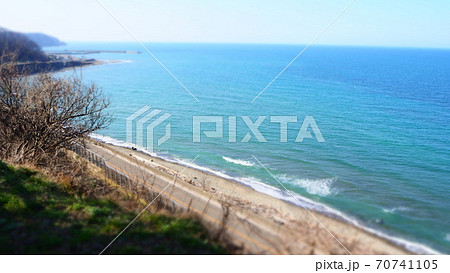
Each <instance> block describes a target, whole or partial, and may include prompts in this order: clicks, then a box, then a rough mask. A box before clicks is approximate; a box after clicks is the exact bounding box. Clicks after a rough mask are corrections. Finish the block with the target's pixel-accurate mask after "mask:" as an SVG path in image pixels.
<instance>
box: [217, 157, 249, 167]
mask: <svg viewBox="0 0 450 273" xmlns="http://www.w3.org/2000/svg"><path fill="white" fill-rule="evenodd" d="M222 158H223V159H224V160H225V161H228V162H231V163H234V164H237V165H242V166H245V167H251V166H255V163H253V162H250V161H246V160H241V159H233V158H230V157H226V156H222Z"/></svg>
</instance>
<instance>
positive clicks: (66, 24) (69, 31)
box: [0, 0, 450, 48]
mask: <svg viewBox="0 0 450 273" xmlns="http://www.w3.org/2000/svg"><path fill="white" fill-rule="evenodd" d="M100 2H101V3H102V4H103V5H104V6H106V7H107V8H108V9H109V10H110V11H111V12H112V13H113V14H114V15H115V17H116V18H117V19H118V20H119V21H120V22H121V23H123V24H124V25H125V26H126V27H127V28H128V29H129V30H130V32H131V33H132V34H133V35H134V36H135V37H136V38H137V39H139V40H141V41H152V42H231V43H287V44H305V43H308V42H309V41H311V40H312V39H313V38H314V37H315V36H316V35H317V34H318V33H319V32H320V31H321V30H322V29H323V28H324V27H325V26H326V25H327V24H328V23H329V22H330V21H331V20H332V19H333V18H334V17H335V16H336V15H337V14H339V13H340V11H341V10H342V9H343V8H344V7H345V6H346V5H348V3H350V0H308V1H302V0H245V1H244V0H239V1H238V0H220V1H219V0H184V1H178V0H158V1H157V0H127V1H116V0H100ZM0 26H3V27H6V28H9V29H11V30H15V31H23V32H35V31H39V32H45V33H48V34H51V35H54V36H56V37H58V38H60V39H62V40H64V41H132V40H133V39H132V38H131V37H130V36H129V35H128V34H127V33H126V32H125V31H124V30H123V29H122V28H121V27H120V25H118V24H117V22H115V21H114V20H113V19H112V18H111V17H110V15H109V14H108V13H106V11H105V10H103V8H102V7H101V6H100V5H99V4H98V3H97V2H96V1H95V0H77V1H61V0H14V1H7V2H5V3H3V4H2V9H1V10H0ZM316 44H333V45H368V46H407V47H444V48H450V1H449V0H432V1H431V0H356V2H355V3H354V4H353V5H352V6H351V7H350V8H349V9H348V10H347V11H346V13H344V14H343V15H342V17H340V19H339V20H338V21H336V22H335V24H333V25H332V26H331V27H330V28H329V29H328V30H327V31H326V32H325V33H324V34H323V35H322V37H321V38H320V39H319V40H318V41H317V42H316Z"/></svg>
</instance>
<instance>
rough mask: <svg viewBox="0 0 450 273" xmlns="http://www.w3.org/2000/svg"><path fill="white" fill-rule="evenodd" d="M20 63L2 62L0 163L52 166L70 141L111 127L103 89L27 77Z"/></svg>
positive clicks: (70, 80)
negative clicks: (50, 163)
mask: <svg viewBox="0 0 450 273" xmlns="http://www.w3.org/2000/svg"><path fill="white" fill-rule="evenodd" d="M17 58H18V57H17V55H15V54H12V55H11V54H3V55H2V57H1V59H0V142H1V143H2V145H1V146H0V158H3V159H6V160H7V161H9V162H13V163H19V164H23V163H32V164H46V165H48V164H49V161H51V160H52V159H53V158H55V156H56V155H57V154H58V152H60V151H61V149H63V148H65V147H67V145H68V144H70V143H71V142H72V141H76V140H79V139H82V138H83V137H86V136H87V135H88V134H89V133H92V132H94V131H96V130H99V129H102V128H105V127H106V126H108V124H109V122H110V120H111V117H110V115H109V114H108V113H107V112H106V109H107V107H108V105H109V102H108V100H107V99H106V98H105V97H104V96H103V93H102V91H101V89H99V88H98V87H96V86H95V85H94V84H90V85H85V84H83V83H82V82H81V80H80V79H78V78H76V77H70V78H57V77H54V76H52V75H51V74H38V75H35V76H29V75H27V73H25V72H24V71H19V70H18V66H17V65H16V62H14V61H11V60H17Z"/></svg>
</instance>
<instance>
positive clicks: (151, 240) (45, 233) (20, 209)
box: [0, 161, 224, 254]
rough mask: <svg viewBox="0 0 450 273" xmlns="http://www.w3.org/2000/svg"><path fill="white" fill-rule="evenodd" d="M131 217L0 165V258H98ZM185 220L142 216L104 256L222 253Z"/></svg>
mask: <svg viewBox="0 0 450 273" xmlns="http://www.w3.org/2000/svg"><path fill="white" fill-rule="evenodd" d="M136 215H137V213H136V211H132V210H130V209H125V208H122V207H121V206H120V205H119V204H117V203H115V202H113V201H110V200H108V199H107V198H105V197H103V198H102V197H99V198H86V197H83V195H81V194H79V193H77V192H76V191H74V189H71V188H69V187H68V186H64V185H62V184H58V183H55V182H53V181H50V180H49V179H47V178H45V177H44V176H43V175H41V174H40V173H38V172H35V171H32V170H29V169H26V168H15V167H12V166H8V165H7V164H5V163H4V162H2V161H0V254H98V253H99V252H100V251H101V250H103V248H105V247H106V245H108V243H109V242H111V240H112V239H113V238H114V237H115V236H116V235H117V234H118V233H119V232H120V231H121V230H122V229H123V228H125V227H126V226H127V224H128V223H129V222H130V221H131V220H132V219H133V218H134V217H135V216H136ZM222 253H224V250H223V249H222V248H220V247H219V246H218V245H217V244H215V243H212V242H211V241H210V240H209V239H208V236H207V233H206V231H205V230H204V229H203V228H202V226H201V225H200V224H199V223H198V222H196V221H194V220H191V219H184V218H175V217H168V216H165V215H161V214H154V213H149V212H145V213H143V214H142V215H141V217H140V218H139V219H138V220H137V221H136V222H135V223H134V224H133V225H132V226H131V227H130V228H129V229H128V230H126V231H125V232H124V233H123V234H122V235H121V236H120V237H119V238H118V239H117V240H116V241H115V242H114V244H112V245H111V247H110V248H109V249H108V250H107V251H106V252H105V254H222Z"/></svg>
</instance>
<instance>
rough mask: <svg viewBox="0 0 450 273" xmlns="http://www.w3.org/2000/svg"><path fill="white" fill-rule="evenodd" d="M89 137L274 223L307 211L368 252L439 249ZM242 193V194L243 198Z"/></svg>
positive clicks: (329, 210) (303, 215)
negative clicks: (362, 244)
mask: <svg viewBox="0 0 450 273" xmlns="http://www.w3.org/2000/svg"><path fill="white" fill-rule="evenodd" d="M91 137H92V139H94V140H95V141H99V142H100V143H101V144H102V145H107V147H106V148H107V149H110V150H114V151H115V152H120V153H124V154H130V156H131V155H133V157H134V158H136V159H138V160H139V161H141V162H142V163H144V164H146V165H149V166H151V165H155V162H156V164H158V168H160V169H164V170H165V172H167V173H172V174H173V173H174V172H176V171H177V170H178V171H179V170H180V168H182V167H183V168H186V167H187V168H186V169H187V171H185V172H187V175H186V176H187V178H186V181H187V182H188V183H190V184H192V185H194V186H198V187H203V188H205V184H208V185H209V187H210V189H211V188H212V189H214V193H215V194H218V195H221V194H222V195H224V194H225V195H229V196H228V198H231V199H234V200H233V201H234V203H235V204H237V205H238V206H240V207H241V208H242V209H244V210H251V211H253V212H255V213H257V214H260V215H262V216H263V217H268V218H270V219H271V220H272V221H273V222H275V223H283V225H284V224H285V223H287V222H289V223H291V224H293V225H294V226H295V223H297V224H299V223H298V219H303V220H304V219H306V218H308V214H311V216H313V217H314V218H315V217H317V219H320V222H324V223H325V222H327V223H328V225H324V226H326V227H327V229H328V227H329V226H330V228H329V229H330V230H335V231H337V232H333V233H336V234H339V237H341V236H343V237H345V239H346V240H347V241H348V240H350V241H354V240H357V241H360V242H366V241H371V242H370V244H373V245H375V246H374V247H372V249H370V247H369V249H370V250H369V252H370V253H372V254H375V253H383V254H386V253H387V254H411V253H414V254H421V253H422V254H439V252H437V251H435V250H433V249H431V248H429V247H427V246H425V245H422V244H419V243H415V242H410V241H407V240H405V239H402V238H398V237H394V236H391V235H388V234H385V233H383V232H381V231H378V230H376V229H374V228H370V227H367V226H365V225H364V224H363V223H360V222H359V221H357V220H355V219H353V218H352V217H350V216H347V215H345V214H344V213H342V212H340V211H338V210H335V209H333V208H330V207H328V206H326V205H324V204H321V203H317V202H314V201H312V200H309V199H307V198H305V197H302V196H300V195H298V194H295V195H296V198H297V199H300V200H301V202H306V203H309V204H310V206H309V208H308V207H306V208H302V206H301V205H300V204H296V201H295V200H293V198H292V197H291V196H290V195H288V194H287V193H285V192H283V191H281V190H279V189H276V188H274V187H273V190H274V191H276V192H278V196H277V195H275V196H274V194H270V193H267V192H266V191H262V190H261V189H259V190H258V189H255V187H254V186H255V185H251V184H249V183H244V182H242V181H239V180H238V179H236V178H234V177H231V176H228V175H226V174H223V173H219V172H216V171H214V170H210V169H208V168H206V167H202V166H198V165H194V166H187V165H189V164H187V163H186V162H182V161H180V160H175V159H171V158H168V157H162V156H158V155H157V154H154V153H149V152H146V151H144V150H131V148H132V147H134V146H133V145H132V144H127V143H125V142H122V141H119V140H115V139H113V138H109V137H104V136H99V135H93V136H91ZM199 177H204V180H203V181H200V180H199V179H198V178H199ZM193 178H194V179H193ZM260 186H261V187H266V188H269V187H270V188H272V187H271V186H269V185H266V184H264V183H261V185H260ZM243 196H245V198H244V197H243ZM289 199H291V200H289ZM318 207H320V208H321V210H318ZM309 218H311V217H309ZM306 222H307V225H309V226H310V227H312V226H317V224H318V223H317V221H314V220H313V221H311V219H309V220H307V221H306ZM320 224H321V223H320ZM327 231H328V230H327ZM341 232H344V233H345V235H341V234H340V233H341ZM366 244H367V242H366ZM359 254H368V253H359Z"/></svg>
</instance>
